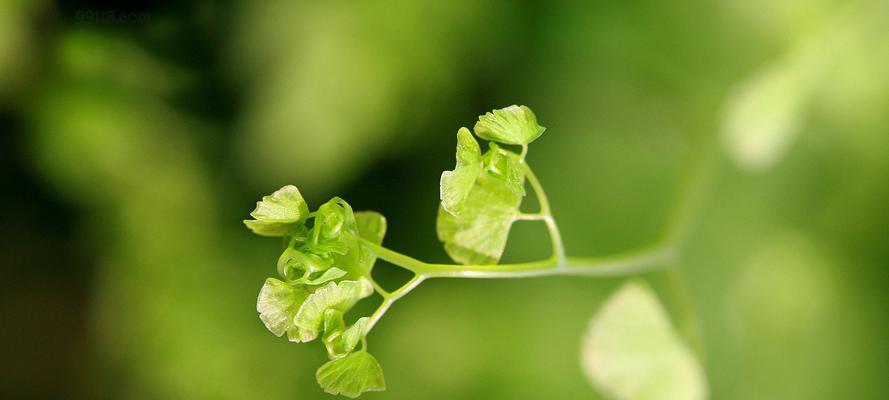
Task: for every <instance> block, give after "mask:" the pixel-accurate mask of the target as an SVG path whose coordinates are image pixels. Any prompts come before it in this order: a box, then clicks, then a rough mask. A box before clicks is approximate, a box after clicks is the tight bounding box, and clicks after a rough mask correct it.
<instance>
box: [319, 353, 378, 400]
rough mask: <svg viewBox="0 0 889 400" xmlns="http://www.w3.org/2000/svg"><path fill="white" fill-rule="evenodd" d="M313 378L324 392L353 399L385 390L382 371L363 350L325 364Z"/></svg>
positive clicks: (373, 359)
mask: <svg viewBox="0 0 889 400" xmlns="http://www.w3.org/2000/svg"><path fill="white" fill-rule="evenodd" d="M315 378H316V379H317V380H318V384H319V385H321V387H322V388H324V391H325V392H327V393H330V394H334V395H336V394H341V395H343V396H346V397H350V398H353V399H354V398H356V397H358V396H360V395H361V394H362V393H364V392H370V391H380V390H386V381H385V379H384V378H383V369H382V368H380V364H379V363H378V362H377V360H376V359H375V358H374V357H373V356H372V355H370V353H368V352H366V351H363V350H362V351H356V352H354V353H352V354H349V355H347V356H345V357H343V358H339V359H336V360H333V361H329V362H327V363H326V364H324V365H322V366H321V368H318V372H316V373H315Z"/></svg>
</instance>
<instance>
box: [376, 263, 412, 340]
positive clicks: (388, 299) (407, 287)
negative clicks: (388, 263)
mask: <svg viewBox="0 0 889 400" xmlns="http://www.w3.org/2000/svg"><path fill="white" fill-rule="evenodd" d="M381 258H382V257H381ZM424 279H426V277H425V276H423V275H420V274H417V275H414V277H413V278H411V279H410V280H409V281H407V283H405V284H404V286H402V287H400V288H398V289H397V290H395V291H394V292H392V293H388V294H383V293H380V295H381V296H383V302H382V303H381V304H380V306H379V307H377V310H376V311H374V313H373V314H372V315H371V316H370V319H369V320H368V321H367V326H366V327H365V328H364V336H367V334H368V332H370V330H371V329H373V327H374V325H376V324H377V321H379V320H380V318H382V317H383V314H385V313H386V311H387V310H389V307H391V306H392V304H393V303H395V302H396V301H398V299H400V298H401V297H402V296H404V295H406V294H408V293H410V291H411V290H414V288H415V287H417V285H419V284H420V283H421V282H423V280H424Z"/></svg>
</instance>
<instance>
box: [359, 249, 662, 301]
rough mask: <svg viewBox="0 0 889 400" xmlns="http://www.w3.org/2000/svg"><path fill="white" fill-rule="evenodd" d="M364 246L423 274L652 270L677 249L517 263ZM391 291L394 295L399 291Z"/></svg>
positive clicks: (459, 275)
mask: <svg viewBox="0 0 889 400" xmlns="http://www.w3.org/2000/svg"><path fill="white" fill-rule="evenodd" d="M361 244H362V246H365V247H366V248H367V249H368V250H370V251H372V252H373V253H374V254H376V256H377V257H379V258H380V259H382V260H384V261H386V262H389V263H391V264H393V265H396V266H399V267H402V268H404V269H407V270H409V271H411V272H413V273H415V274H417V275H418V276H422V277H424V278H527V277H538V276H553V275H570V276H600V277H603V276H618V275H626V274H634V273H640V272H645V271H650V270H653V269H656V268H658V267H661V266H665V265H669V264H670V263H672V262H674V261H675V259H676V252H675V251H674V250H673V249H671V248H669V247H664V246H656V247H652V248H651V249H647V250H643V251H637V252H632V253H627V254H621V255H616V256H610V257H566V259H565V261H564V262H563V263H559V262H558V260H556V258H555V257H549V258H546V259H543V260H539V261H532V262H525V263H515V264H482V265H460V264H431V263H426V262H423V261H420V260H417V259H416V258H413V257H410V256H407V255H405V254H402V253H399V252H397V251H394V250H391V249H388V248H385V247H383V246H380V245H377V244H374V243H371V242H368V241H366V240H363V239H362V242H361ZM400 290H401V289H399V290H396V291H395V292H392V295H395V294H396V293H400Z"/></svg>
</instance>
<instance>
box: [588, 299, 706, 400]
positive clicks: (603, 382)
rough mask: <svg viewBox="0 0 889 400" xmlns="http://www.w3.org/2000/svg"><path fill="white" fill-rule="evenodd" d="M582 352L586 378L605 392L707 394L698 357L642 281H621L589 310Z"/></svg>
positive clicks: (639, 399)
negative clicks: (593, 312) (595, 309)
mask: <svg viewBox="0 0 889 400" xmlns="http://www.w3.org/2000/svg"><path fill="white" fill-rule="evenodd" d="M581 357H582V360H581V361H582V365H583V368H584V372H585V373H586V375H587V378H588V379H589V380H590V382H591V383H592V384H593V385H594V386H595V387H596V388H597V389H598V390H599V391H600V392H602V394H604V395H606V396H607V397H609V398H615V399H630V400H644V399H662V400H672V399H676V400H695V399H704V398H706V397H707V383H706V379H705V377H704V372H703V371H702V369H701V367H700V365H699V364H698V361H697V360H696V359H695V357H694V355H693V354H692V352H691V351H690V350H689V348H688V347H687V346H686V345H685V343H683V342H682V340H681V339H680V337H679V335H677V333H676V331H675V330H674V329H673V326H672V324H671V323H670V319H669V317H668V316H667V313H666V311H665V310H664V308H663V307H662V306H661V304H660V302H659V301H658V299H657V297H656V296H655V294H654V292H652V290H651V288H649V287H648V286H647V285H645V284H643V283H641V282H630V283H627V284H625V285H624V286H623V287H622V288H621V289H620V290H618V291H617V292H616V293H614V294H613V295H611V297H610V298H609V299H608V300H607V301H606V302H605V304H604V305H603V306H602V308H601V309H600V310H599V311H598V312H597V313H596V315H594V316H593V318H592V320H591V321H590V324H589V327H588V329H587V333H586V336H585V337H584V340H583V349H582V351H581Z"/></svg>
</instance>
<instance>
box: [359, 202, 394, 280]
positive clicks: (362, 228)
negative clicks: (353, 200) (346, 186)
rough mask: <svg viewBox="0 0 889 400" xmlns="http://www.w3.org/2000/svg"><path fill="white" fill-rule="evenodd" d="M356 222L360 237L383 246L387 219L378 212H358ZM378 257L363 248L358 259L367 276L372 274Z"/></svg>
mask: <svg viewBox="0 0 889 400" xmlns="http://www.w3.org/2000/svg"><path fill="white" fill-rule="evenodd" d="M355 221H356V223H357V225H358V236H360V237H361V238H362V239H364V240H367V241H368V242H371V243H373V244H377V245H379V244H382V243H383V237H384V236H386V218H385V217H383V215H382V214H380V213H378V212H376V211H358V212H356V213H355ZM376 261H377V257H376V256H375V255H374V254H373V253H372V252H370V251H367V250H365V249H364V248H363V247H362V248H361V253H360V256H359V258H358V265H359V268H360V269H361V270H362V271H364V272H365V273H366V274H368V275H369V274H370V271H371V269H373V266H374V262H376Z"/></svg>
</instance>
